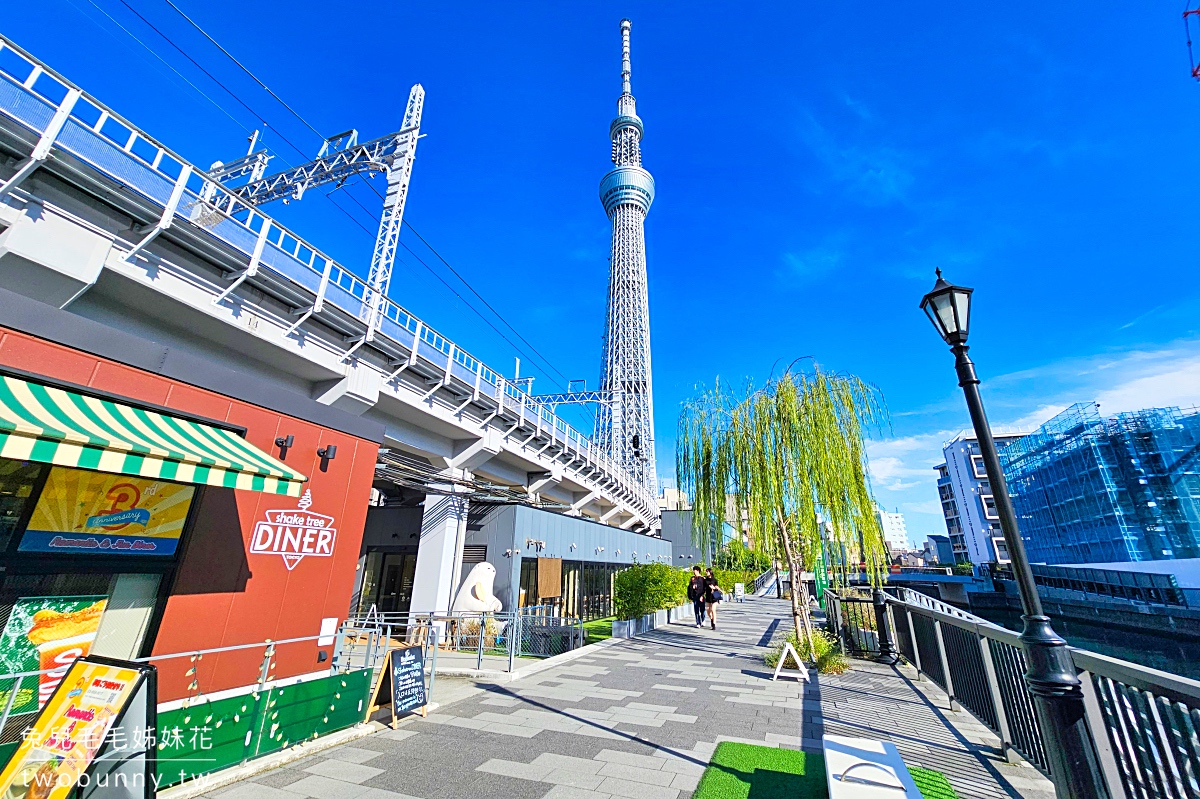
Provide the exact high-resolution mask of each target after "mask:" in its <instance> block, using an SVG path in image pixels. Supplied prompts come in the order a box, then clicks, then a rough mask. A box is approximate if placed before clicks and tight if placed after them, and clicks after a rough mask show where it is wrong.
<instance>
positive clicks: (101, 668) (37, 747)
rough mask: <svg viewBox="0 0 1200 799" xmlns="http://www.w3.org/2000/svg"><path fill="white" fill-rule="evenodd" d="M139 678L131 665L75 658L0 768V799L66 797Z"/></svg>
mask: <svg viewBox="0 0 1200 799" xmlns="http://www.w3.org/2000/svg"><path fill="white" fill-rule="evenodd" d="M140 676H141V675H140V674H139V673H138V672H137V671H135V670H134V669H127V668H121V667H120V666H110V665H107V664H102V663H93V662H91V661H87V660H77V661H75V663H73V664H72V665H71V668H70V669H69V670H68V671H67V674H66V677H64V678H63V684H62V686H61V687H60V688H59V690H58V691H57V692H56V693H55V694H54V696H53V697H51V699H50V702H49V703H48V704H47V705H46V707H45V709H43V710H42V712H41V714H40V715H39V716H38V719H37V721H36V722H35V723H34V725H33V727H31V728H30V729H29V731H28V732H27V733H26V734H25V738H24V740H22V741H21V745H20V746H18V747H17V751H16V752H14V753H13V756H12V759H11V760H9V761H8V765H7V766H5V767H4V771H3V772H0V799H65V797H67V796H69V795H70V794H71V792H72V791H74V790H75V785H76V783H77V782H78V781H79V777H80V776H81V775H82V774H83V773H84V772H86V771H87V769H88V766H90V765H91V763H92V760H93V759H94V758H95V756H96V752H97V751H98V750H99V749H100V746H101V745H102V744H103V743H104V739H105V737H106V736H107V735H108V730H109V728H110V727H112V725H113V721H115V720H116V717H117V716H118V715H119V714H120V712H121V709H122V708H124V706H125V703H126V702H128V701H129V699H130V697H131V696H132V695H133V691H134V689H135V688H136V687H137V684H138V679H139V677H140Z"/></svg>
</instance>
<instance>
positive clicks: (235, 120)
mask: <svg viewBox="0 0 1200 799" xmlns="http://www.w3.org/2000/svg"><path fill="white" fill-rule="evenodd" d="M67 2H68V3H70V4H71V6H72V7H73V8H74V9H75V10H76V11H78V12H79V13H80V14H81V15H82V16H84V17H87V18H88V19H89V20H91V21H92V23H93V24H95V25H96V27H98V28H100V30H104V26H103V25H101V24H100V23H98V22H96V20H94V19H92V17H91V16H90V15H88V14H86V13H84V11H83V9H82V8H80V7H79V6H77V5H75V2H74V0H67ZM88 3H90V4H91V5H92V6H93V7H94V8H95V9H96V10H97V11H99V12H100V13H101V14H103V15H104V16H105V17H107V18H108V20H109V22H111V23H112V24H114V25H116V26H117V27H118V28H120V29H121V30H122V31H124V32H125V34H126V35H128V36H129V38H131V39H133V40H134V41H135V42H137V43H138V44H140V45H141V46H142V47H143V48H145V49H146V52H148V53H150V55H152V56H154V57H155V58H157V59H158V60H159V61H161V62H162V63H163V65H164V66H166V67H167V68H168V69H169V70H171V71H172V72H174V73H175V74H176V75H178V76H179V78H180V79H181V80H182V81H183V82H184V83H186V84H187V85H188V86H191V87H192V88H193V89H194V90H195V91H196V93H197V94H199V95H200V96H201V97H203V98H204V99H205V100H208V101H209V102H210V103H212V104H213V106H215V107H216V109H217V110H218V111H220V112H221V113H222V114H224V115H225V116H227V117H229V119H230V120H232V121H233V124H235V125H237V126H238V127H239V128H241V129H242V130H244V131H246V132H247V133H249V132H250V128H248V127H246V126H245V125H244V124H242V122H241V121H240V120H239V119H238V118H237V117H235V116H234V115H233V114H231V113H229V111H227V110H226V109H225V107H224V106H222V105H221V104H220V103H218V102H217V101H216V100H214V99H213V98H211V97H209V96H208V95H207V94H205V93H204V92H203V91H202V90H201V89H200V87H199V86H197V85H196V84H194V83H192V82H191V81H190V80H188V79H187V76H185V75H184V74H183V73H182V72H180V71H179V70H177V69H176V68H175V67H174V66H172V65H171V64H170V62H168V61H167V60H166V59H165V58H163V57H162V56H160V55H159V54H158V53H157V52H155V51H154V48H152V47H151V46H150V45H148V44H146V43H145V42H143V41H142V40H141V39H139V38H138V37H137V36H135V35H134V34H133V33H132V32H131V31H130V30H129V29H128V28H126V27H125V26H124V25H122V24H121V23H120V22H117V20H116V19H114V18H113V16H112V14H109V13H108V12H107V11H105V10H104V9H103V8H101V7H100V6H99V5H97V4H96V2H95V0H88ZM105 33H110V31H105ZM247 110H249V109H247ZM251 113H254V112H253V111H251ZM256 116H257V115H256Z"/></svg>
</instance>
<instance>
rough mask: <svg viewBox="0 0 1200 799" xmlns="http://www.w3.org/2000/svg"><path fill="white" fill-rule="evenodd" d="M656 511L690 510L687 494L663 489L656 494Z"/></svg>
mask: <svg viewBox="0 0 1200 799" xmlns="http://www.w3.org/2000/svg"><path fill="white" fill-rule="evenodd" d="M658 509H659V510H660V511H662V510H691V509H692V503H691V502H689V501H688V497H687V494H685V493H683V492H682V491H680V490H679V489H678V488H665V487H664V488H663V489H662V490H661V491H660V492H659V494H658Z"/></svg>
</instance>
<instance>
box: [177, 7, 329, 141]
mask: <svg viewBox="0 0 1200 799" xmlns="http://www.w3.org/2000/svg"><path fill="white" fill-rule="evenodd" d="M164 2H165V3H166V4H167V5H169V6H170V7H171V8H173V9H175V11H176V13H178V14H179V16H181V17H183V18H184V19H185V20H187V22H188V24H189V25H191V26H192V27H193V28H195V29H196V30H197V31H199V32H200V35H202V36H203V37H204V38H205V39H208V40H209V41H210V42H212V44H213V46H214V47H216V48H217V49H218V50H220V51H221V52H222V53H224V54H225V56H226V57H227V58H228V59H229V60H230V61H232V62H233V63H235V64H237V66H238V68H239V69H241V70H242V72H245V73H246V74H247V75H249V76H250V79H251V80H253V81H254V82H255V83H257V84H258V85H259V86H261V87H263V89H265V90H266V92H267V94H269V95H271V96H272V97H274V98H275V101H276V102H278V103H279V104H280V105H282V106H283V107H284V108H286V109H287V110H288V111H289V112H291V114H292V116H294V117H295V118H296V119H298V120H300V121H301V122H303V123H304V124H305V125H306V126H307V127H308V129H309V130H311V131H312V132H313V133H315V134H317V135H318V136H320V137H321V139H322V140H324V139H325V135H324V134H323V133H321V131H319V130H317V129H316V128H315V127H313V126H312V125H311V124H310V123H309V121H308V120H307V119H305V118H304V117H302V116H300V114H299V113H298V112H297V111H296V109H294V108H292V107H291V106H290V105H288V104H287V102H285V101H284V99H283V98H282V97H280V96H279V95H278V94H276V93H275V92H273V91H271V87H270V86H268V85H267V84H265V83H263V82H262V81H261V80H259V78H258V76H257V75H255V74H254V73H253V72H251V71H250V70H249V69H247V68H246V67H245V66H244V65H243V64H242V62H241V61H238V60H237V59H236V58H235V57H234V56H233V53H231V52H229V51H228V50H226V49H225V48H224V47H222V46H221V43H220V42H218V41H217V40H216V39H214V38H213V37H212V36H210V35H209V33H208V31H206V30H204V28H201V27H200V26H199V25H197V24H196V22H195V21H194V20H193V19H192V18H191V17H189V16H188V15H187V14H185V13H183V9H181V8H180V7H179V6H177V5H175V3H173V2H172V0H164Z"/></svg>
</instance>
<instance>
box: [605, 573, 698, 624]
mask: <svg viewBox="0 0 1200 799" xmlns="http://www.w3.org/2000/svg"><path fill="white" fill-rule="evenodd" d="M687 601H688V600H687V576H686V573H685V572H683V571H681V570H679V569H674V568H672V567H670V566H668V565H666V564H665V563H635V564H634V565H632V566H630V567H629V568H628V569H625V570H624V571H622V572H618V573H617V576H616V577H615V578H613V612H614V613H616V615H617V618H618V619H636V618H638V617H640V616H645V615H646V614H647V613H653V612H654V611H656V610H666V609H667V608H674V607H678V606H680V605H682V604H684V603H686V602H687Z"/></svg>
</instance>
